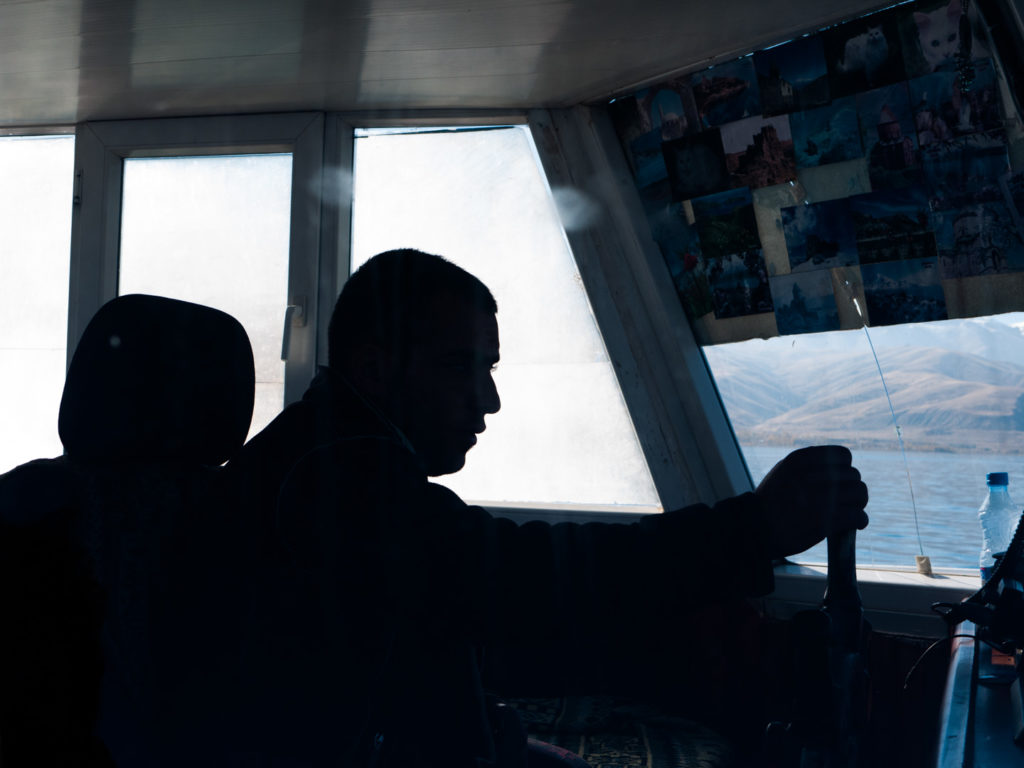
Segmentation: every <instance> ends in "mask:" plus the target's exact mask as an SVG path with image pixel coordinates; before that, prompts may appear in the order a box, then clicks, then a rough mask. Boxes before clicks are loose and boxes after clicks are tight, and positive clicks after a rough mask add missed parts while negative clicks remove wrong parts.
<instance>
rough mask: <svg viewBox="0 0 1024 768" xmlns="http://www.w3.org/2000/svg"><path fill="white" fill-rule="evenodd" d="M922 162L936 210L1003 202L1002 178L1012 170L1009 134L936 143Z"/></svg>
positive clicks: (990, 133)
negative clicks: (1008, 145)
mask: <svg viewBox="0 0 1024 768" xmlns="http://www.w3.org/2000/svg"><path fill="white" fill-rule="evenodd" d="M921 163H922V167H923V169H924V179H925V183H926V184H927V185H928V188H929V190H930V201H929V202H930V206H931V208H932V210H936V211H941V210H954V209H958V208H963V207H965V206H967V205H970V204H971V203H975V202H985V201H988V200H999V199H1000V198H1001V197H1002V190H1001V188H1000V179H1001V178H1002V177H1003V176H1005V175H1006V173H1007V171H1009V170H1010V158H1009V154H1008V150H1007V144H1006V134H1005V133H1004V132H1003V131H1001V130H998V131H988V132H986V133H973V134H970V135H968V136H961V137H958V138H956V139H952V140H950V141H942V142H934V143H932V144H929V145H928V146H926V147H924V148H923V149H922V150H921Z"/></svg>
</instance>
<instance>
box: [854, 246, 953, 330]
mask: <svg viewBox="0 0 1024 768" xmlns="http://www.w3.org/2000/svg"><path fill="white" fill-rule="evenodd" d="M860 271H861V275H862V276H863V278H864V302H865V304H867V310H868V322H869V324H870V325H872V326H878V325H897V324H900V323H921V322H925V321H927V320H945V319H946V317H947V314H946V296H945V293H944V292H943V290H942V279H941V276H940V274H939V267H938V264H937V263H936V259H912V260H910V261H888V262H883V263H880V264H862V265H861V268H860Z"/></svg>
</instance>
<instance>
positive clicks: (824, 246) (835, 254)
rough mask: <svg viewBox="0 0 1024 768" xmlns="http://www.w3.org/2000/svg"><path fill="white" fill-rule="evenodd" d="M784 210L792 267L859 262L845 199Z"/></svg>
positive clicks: (802, 268) (802, 269)
mask: <svg viewBox="0 0 1024 768" xmlns="http://www.w3.org/2000/svg"><path fill="white" fill-rule="evenodd" d="M781 213H782V230H783V232H784V233H785V236H786V249H787V251H788V252H789V267H790V271H792V272H806V271H810V270H816V269H829V268H831V267H848V266H852V265H854V264H857V263H858V259H857V236H856V232H855V230H854V226H853V219H852V218H851V216H850V209H849V205H848V204H847V200H846V199H839V200H828V201H826V202H822V203H807V204H805V205H795V206H791V207H788V208H783V209H782V212H781Z"/></svg>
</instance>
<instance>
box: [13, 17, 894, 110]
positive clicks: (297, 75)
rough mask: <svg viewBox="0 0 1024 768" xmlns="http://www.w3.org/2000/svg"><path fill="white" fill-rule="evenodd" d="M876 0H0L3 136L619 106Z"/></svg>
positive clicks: (826, 22)
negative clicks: (283, 117) (626, 97)
mask: <svg viewBox="0 0 1024 768" xmlns="http://www.w3.org/2000/svg"><path fill="white" fill-rule="evenodd" d="M879 6H880V4H879V3H870V2H863V0H859V1H857V0H787V2H784V3H769V2H762V1H761V0H717V1H716V2H693V1H692V0H691V1H690V2H680V1H679V0H675V1H674V2H669V1H668V0H633V1H632V2H622V0H522V1H516V0H477V1H476V2H469V1H468V0H347V1H343V0H306V1H305V2H302V1H300V0H174V2H169V1H168V0H134V1H133V0H24V1H22V2H17V1H14V2H8V1H7V0H0V127H17V126H19V125H25V126H28V125H41V124H42V125H45V124H56V123H65V124H67V123H73V122H78V121H81V120H94V119H112V118H126V117H150V116H162V115H188V114H211V113H235V112H252V111H266V110H294V109H330V110H339V111H349V110H373V109H393V108H396V107H404V108H410V109H416V108H419V109H444V108H448V107H475V108H493V109H504V108H513V109H514V108H526V107H534V106H564V105H568V104H574V103H579V102H584V101H592V100H597V99H602V98H607V97H609V96H611V95H614V94H616V93H619V92H622V91H624V90H627V89H631V88H635V87H638V86H639V85H642V84H644V83H645V82H650V81H653V80H656V79H658V78H660V77H663V76H665V75H668V74H670V73H674V72H681V71H686V70H692V69H697V68H700V67H703V66H707V65H708V64H710V63H711V62H713V61H715V60H720V59H723V58H730V57H732V56H736V55H739V54H742V53H745V52H747V51H750V50H753V49H755V48H759V47H764V46H766V45H770V44H774V43H778V42H783V41H784V40H786V39H788V38H789V37H791V36H793V35H794V34H800V33H803V32H807V31H811V30H814V29H818V28H820V27H822V26H825V25H827V24H829V23H834V22H836V21H839V20H842V19H844V18H848V17H852V16H856V15H859V14H860V13H863V12H866V11H868V10H872V9H874V8H877V7H879Z"/></svg>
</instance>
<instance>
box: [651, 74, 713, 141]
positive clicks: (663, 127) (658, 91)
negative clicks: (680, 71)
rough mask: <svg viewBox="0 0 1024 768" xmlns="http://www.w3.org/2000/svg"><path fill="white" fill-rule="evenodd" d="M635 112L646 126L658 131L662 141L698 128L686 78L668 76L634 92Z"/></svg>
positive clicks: (698, 121)
mask: <svg viewBox="0 0 1024 768" xmlns="http://www.w3.org/2000/svg"><path fill="white" fill-rule="evenodd" d="M635 98H636V106H637V112H638V113H639V115H640V120H641V122H642V124H643V125H645V126H647V130H649V131H653V130H658V131H661V139H662V141H671V140H672V139H681V138H682V137H683V136H686V135H688V134H691V133H697V132H698V131H699V130H701V124H700V118H699V116H698V115H697V103H696V102H695V101H694V99H693V89H692V88H691V87H690V83H689V80H688V79H686V78H680V77H676V78H672V79H671V80H668V81H667V82H664V83H660V84H658V85H655V86H652V87H650V88H647V89H645V90H642V91H639V92H638V93H636V94H635Z"/></svg>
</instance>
